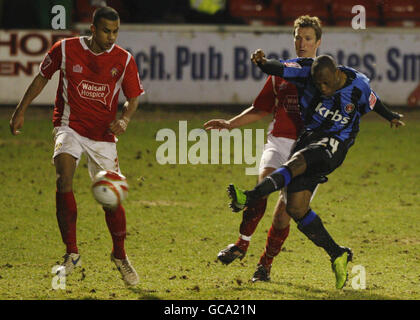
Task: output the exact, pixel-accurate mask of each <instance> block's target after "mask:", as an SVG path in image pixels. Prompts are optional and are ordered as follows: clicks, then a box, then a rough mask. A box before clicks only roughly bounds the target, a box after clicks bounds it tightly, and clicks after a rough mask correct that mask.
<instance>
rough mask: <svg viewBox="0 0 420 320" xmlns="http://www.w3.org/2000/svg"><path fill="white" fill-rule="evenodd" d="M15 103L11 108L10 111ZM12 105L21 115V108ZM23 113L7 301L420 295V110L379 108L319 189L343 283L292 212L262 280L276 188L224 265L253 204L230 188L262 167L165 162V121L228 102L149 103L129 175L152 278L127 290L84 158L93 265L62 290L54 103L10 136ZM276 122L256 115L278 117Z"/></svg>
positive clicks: (9, 216)
mask: <svg viewBox="0 0 420 320" xmlns="http://www.w3.org/2000/svg"><path fill="white" fill-rule="evenodd" d="M8 111H10V110H8ZM10 113H11V112H10ZM10 113H8V112H3V113H2V114H1V116H0V120H1V121H0V155H1V162H0V185H1V194H2V197H1V198H0V248H1V250H0V299H3V300H9V299H134V300H135V299H188V300H190V299H199V300H216V299H232V300H235V299H241V300H248V299H253V300H262V299H265V300H268V299H275V300H277V299H278V300H289V299H419V298H420V286H419V282H420V273H419V265H420V254H419V252H420V237H419V234H420V224H419V222H420V219H419V213H420V205H419V204H420V192H419V182H420V170H419V168H420V157H419V152H420V117H419V113H418V112H417V113H414V112H411V113H408V114H407V115H406V123H407V126H406V127H403V128H400V129H398V130H394V129H393V130H391V129H390V128H389V126H388V124H387V123H386V122H385V121H383V120H381V119H379V117H378V116H377V115H375V114H373V115H368V116H366V120H365V121H364V122H362V125H361V132H360V133H359V137H358V139H357V142H356V144H355V145H354V146H353V147H352V148H351V149H350V152H349V154H348V156H347V159H346V161H345V162H344V164H343V165H342V166H341V167H340V168H339V169H337V170H336V171H335V172H334V173H333V174H331V175H330V177H329V182H328V183H326V184H324V185H322V186H321V187H320V188H319V189H318V193H317V195H316V197H315V199H314V200H313V202H312V207H313V209H314V210H315V211H316V212H317V213H318V214H319V215H320V216H321V218H322V219H323V221H324V222H325V225H326V227H327V229H328V230H329V231H330V233H331V234H332V235H333V237H334V238H335V239H336V241H337V242H338V243H340V244H343V245H346V246H349V247H351V248H352V249H353V251H354V261H353V262H352V263H350V265H349V275H350V280H349V282H348V284H347V286H346V287H345V288H344V289H343V290H336V289H335V280H334V276H333V273H332V271H331V265H330V263H329V259H328V256H327V255H326V253H325V252H323V250H322V249H320V248H318V247H315V246H314V245H313V244H312V243H311V242H310V241H308V240H307V239H306V238H305V237H304V236H303V235H302V234H301V233H300V232H299V231H298V230H297V229H296V225H295V224H294V223H292V226H291V232H290V235H289V238H288V239H287V241H286V242H285V245H284V250H283V251H282V252H281V253H280V255H279V256H278V257H277V258H276V259H275V260H274V264H273V268H272V281H271V282H270V283H256V284H252V283H250V282H249V279H250V278H251V276H252V274H253V272H254V269H255V266H256V263H257V262H258V259H259V256H260V255H261V253H262V250H263V248H264V245H265V239H266V234H267V231H268V229H269V227H270V224H271V219H272V211H273V208H274V204H275V197H276V196H275V194H273V195H272V196H271V198H270V201H269V205H268V208H267V211H266V215H265V216H264V218H263V219H262V220H261V222H260V225H259V226H258V228H257V230H256V232H255V234H254V236H253V239H252V242H251V245H250V248H249V251H248V254H247V256H246V258H245V259H244V260H242V261H241V262H237V261H235V262H234V263H232V264H231V265H229V266H224V265H221V264H220V263H217V262H216V256H217V253H218V252H219V250H220V249H222V248H224V247H225V246H226V245H227V244H229V243H232V242H234V241H235V240H236V239H237V236H238V229H239V223H240V221H241V215H240V214H234V213H231V212H230V210H229V209H228V207H227V204H228V199H227V196H226V193H225V188H226V186H227V185H228V184H229V183H230V182H235V183H237V184H238V185H239V186H241V187H243V188H250V187H252V186H253V185H254V184H255V181H256V177H255V176H246V175H245V174H244V172H245V167H250V166H249V165H246V164H244V165H191V164H186V165H159V164H158V163H157V162H156V159H155V152H156V149H157V147H158V146H159V145H160V144H161V143H162V142H157V141H155V136H156V132H157V131H158V130H159V129H161V128H173V129H174V130H175V131H176V132H177V128H178V120H188V128H189V130H190V129H192V128H201V127H202V124H203V123H204V122H205V121H206V120H209V119H210V118H215V117H229V116H231V115H229V114H223V113H221V112H213V113H210V112H200V113H191V112H185V113H169V112H168V113H167V112H164V111H157V112H154V113H152V112H142V111H141V110H139V111H138V113H137V115H136V119H135V120H133V121H132V122H131V123H130V126H129V129H128V132H127V133H126V134H125V135H123V136H122V137H121V138H120V141H119V143H118V150H119V157H120V164H121V168H122V171H123V173H124V174H125V175H126V176H127V178H128V181H129V184H130V194H129V198H128V199H127V201H126V202H125V208H126V212H127V226H128V237H127V241H126V249H127V253H128V255H129V257H130V260H131V261H132V263H133V264H134V266H135V267H136V269H137V271H138V273H139V275H140V278H141V282H140V284H139V285H138V286H137V287H136V288H134V289H127V288H126V287H125V286H124V284H123V282H122V280H121V279H120V276H119V273H118V271H117V270H116V269H115V267H114V266H113V264H112V263H111V261H110V260H109V253H110V250H111V239H110V235H109V232H108V230H107V227H106V223H105V218H104V214H103V212H102V209H101V208H100V206H99V205H98V204H96V202H95V201H94V200H93V198H92V196H91V192H90V189H89V188H90V180H89V175H88V172H87V168H86V159H83V160H82V161H81V163H80V165H79V168H78V170H77V171H76V176H75V181H74V189H75V197H76V200H77V204H78V224H77V238H78V245H79V250H80V253H81V254H82V259H83V267H82V268H81V270H79V271H77V272H75V273H74V274H72V275H71V276H69V277H68V278H67V279H66V289H65V290H53V289H52V286H51V283H52V279H53V276H54V275H53V274H52V273H51V269H52V267H53V266H54V265H55V264H57V263H58V262H61V256H62V255H63V254H64V245H63V244H62V242H61V237H60V234H59V231H58V226H57V222H56V217H55V169H54V166H53V165H52V164H51V154H52V148H53V141H52V135H51V129H52V125H51V121H50V113H49V112H39V111H37V110H36V109H35V108H34V109H29V110H28V112H27V119H26V122H25V126H24V130H23V134H22V135H20V136H18V137H12V135H11V134H10V133H9V128H8V120H9V116H10ZM265 127H266V121H261V122H259V123H256V124H253V125H251V126H249V128H265ZM355 265H362V266H363V267H365V270H366V276H367V277H366V286H367V288H366V289H365V290H354V289H353V288H352V286H351V279H352V278H353V277H354V275H353V274H352V273H351V268H352V267H353V266H355Z"/></svg>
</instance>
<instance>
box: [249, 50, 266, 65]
mask: <svg viewBox="0 0 420 320" xmlns="http://www.w3.org/2000/svg"><path fill="white" fill-rule="evenodd" d="M251 61H252V62H253V63H255V64H264V63H266V61H267V59H266V58H265V53H264V51H262V49H257V50H255V52H254V53H253V54H252V55H251Z"/></svg>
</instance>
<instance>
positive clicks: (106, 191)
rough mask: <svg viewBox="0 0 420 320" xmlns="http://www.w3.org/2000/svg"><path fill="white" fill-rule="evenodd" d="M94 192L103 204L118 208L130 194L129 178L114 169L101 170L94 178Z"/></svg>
mask: <svg viewBox="0 0 420 320" xmlns="http://www.w3.org/2000/svg"><path fill="white" fill-rule="evenodd" d="M92 193H93V197H94V198H95V199H96V201H98V202H99V203H100V204H101V205H102V206H104V207H106V208H116V207H118V206H119V205H120V204H121V203H122V202H123V201H124V200H125V199H126V198H127V196H128V183H127V179H126V178H125V177H124V176H123V175H122V174H120V173H117V172H114V171H105V170H104V171H100V172H98V173H97V174H96V175H95V177H94V178H93V183H92Z"/></svg>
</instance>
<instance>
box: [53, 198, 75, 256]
mask: <svg viewBox="0 0 420 320" xmlns="http://www.w3.org/2000/svg"><path fill="white" fill-rule="evenodd" d="M55 199H56V216H57V221H58V227H59V228H60V232H61V238H62V239H63V242H64V244H65V245H66V251H67V253H79V251H78V249H77V244H76V221H77V206H76V200H75V199H74V194H73V191H70V192H65V193H60V192H58V191H57V192H56V194H55Z"/></svg>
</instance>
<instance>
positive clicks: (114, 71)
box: [111, 68, 118, 77]
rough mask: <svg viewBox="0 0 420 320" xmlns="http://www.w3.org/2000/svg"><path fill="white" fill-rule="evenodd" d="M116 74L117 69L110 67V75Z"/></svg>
mask: <svg viewBox="0 0 420 320" xmlns="http://www.w3.org/2000/svg"><path fill="white" fill-rule="evenodd" d="M117 74H118V69H117V68H112V69H111V76H113V77H115V76H116V75H117Z"/></svg>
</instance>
